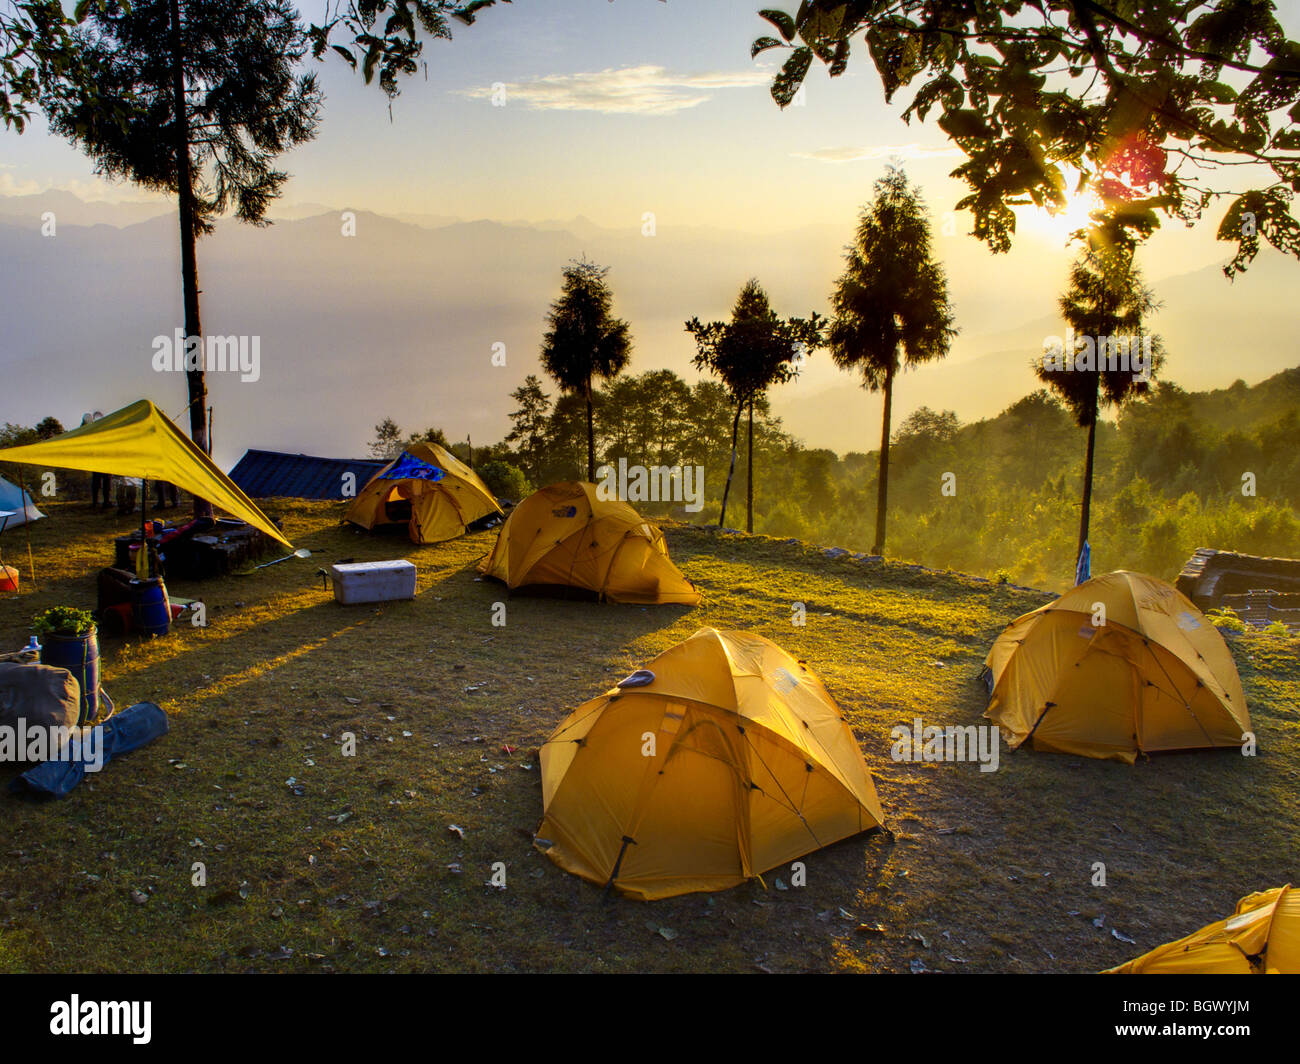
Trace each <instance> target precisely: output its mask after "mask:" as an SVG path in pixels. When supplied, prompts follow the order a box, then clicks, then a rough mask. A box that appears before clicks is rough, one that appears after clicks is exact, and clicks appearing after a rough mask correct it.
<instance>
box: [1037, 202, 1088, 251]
mask: <svg viewBox="0 0 1300 1064" xmlns="http://www.w3.org/2000/svg"><path fill="white" fill-rule="evenodd" d="M1100 206H1101V200H1100V199H1099V198H1098V196H1097V194H1096V193H1095V192H1092V191H1087V192H1082V193H1079V194H1077V195H1072V196H1066V199H1065V206H1063V207H1062V208H1060V209H1059V210H1058V211H1057V212H1056V213H1055V214H1052V213H1050V212H1048V211H1047V210H1044V209H1041V208H1039V209H1035V210H1032V211H1030V212H1029V213H1028V217H1026V218H1025V221H1026V222H1027V223H1028V227H1029V228H1031V229H1033V230H1034V231H1035V232H1037V233H1039V234H1040V235H1041V236H1042V237H1043V238H1044V239H1046V240H1048V241H1050V242H1052V243H1054V244H1059V245H1061V246H1062V247H1064V246H1065V245H1066V244H1067V243H1068V242H1069V240H1070V237H1071V236H1073V235H1074V233H1075V232H1077V231H1078V230H1080V229H1086V228H1088V227H1089V226H1090V225H1092V218H1091V217H1090V215H1091V214H1092V212H1093V211H1095V210H1097V209H1098V208H1099V207H1100Z"/></svg>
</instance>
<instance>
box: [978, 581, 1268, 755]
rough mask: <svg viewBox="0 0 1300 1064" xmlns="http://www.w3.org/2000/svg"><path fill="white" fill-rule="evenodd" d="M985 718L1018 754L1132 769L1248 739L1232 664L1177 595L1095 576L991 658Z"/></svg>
mask: <svg viewBox="0 0 1300 1064" xmlns="http://www.w3.org/2000/svg"><path fill="white" fill-rule="evenodd" d="M985 665H986V666H987V667H988V669H989V671H990V673H991V679H992V683H991V695H990V698H989V705H988V710H987V711H986V712H985V714H984V716H986V717H988V718H989V719H990V720H992V721H994V722H995V723H996V724H997V725H998V726H999V727H1000V728H1001V729H1002V731H1003V734H1004V735H1005V736H1006V738H1007V740H1008V742H1009V743H1010V744H1011V746H1012V748H1013V749H1014V748H1016V747H1019V746H1021V745H1022V744H1024V743H1025V742H1028V741H1032V745H1033V747H1034V749H1035V750H1049V751H1053V752H1056V753H1066V754H1080V755H1082V756H1084V757H1096V758H1103V759H1114V760H1117V761H1125V762H1127V763H1128V764H1130V765H1131V764H1133V762H1134V761H1135V760H1137V755H1138V754H1146V753H1152V752H1155V751H1160V750H1194V749H1201V748H1206V747H1220V746H1226V747H1237V748H1240V747H1241V745H1242V743H1243V742H1244V735H1245V733H1247V732H1249V731H1250V730H1251V728H1250V714H1249V713H1248V712H1247V709H1246V696H1245V694H1244V693H1243V692H1242V688H1241V679H1240V677H1238V675H1237V666H1236V663H1235V662H1234V661H1233V660H1232V653H1231V651H1229V650H1228V647H1227V644H1225V643H1224V641H1223V637H1222V636H1221V635H1219V633H1218V630H1217V629H1216V628H1215V627H1214V626H1213V625H1212V624H1210V622H1209V621H1208V620H1207V619H1206V617H1205V616H1204V614H1202V613H1201V611H1200V610H1198V609H1197V608H1196V607H1195V606H1194V605H1192V603H1191V602H1189V601H1188V600H1187V599H1186V598H1185V597H1184V596H1183V595H1181V594H1180V593H1179V592H1178V591H1177V590H1176V589H1174V588H1173V587H1170V586H1169V585H1168V584H1166V583H1165V582H1164V581H1163V580H1157V579H1156V578H1155V577H1151V576H1144V575H1142V574H1141V573H1131V572H1124V571H1122V570H1121V571H1118V572H1113V573H1107V574H1106V575H1104V576H1098V577H1095V578H1093V579H1092V580H1089V581H1087V582H1086V583H1083V584H1080V585H1079V586H1078V587H1075V588H1073V589H1071V590H1070V591H1068V592H1066V593H1065V594H1064V595H1062V596H1061V597H1060V598H1058V599H1056V600H1055V601H1054V602H1051V603H1049V604H1048V605H1046V606H1043V607H1042V608H1041V609H1037V610H1035V611H1034V612H1032V613H1027V614H1025V615H1024V616H1023V617H1019V618H1017V619H1016V620H1015V621H1012V622H1011V624H1010V625H1008V626H1007V628H1006V630H1005V631H1003V633H1002V634H1001V635H1000V636H999V637H998V639H997V642H995V643H994V644H993V649H992V650H990V651H989V655H988V657H987V659H985Z"/></svg>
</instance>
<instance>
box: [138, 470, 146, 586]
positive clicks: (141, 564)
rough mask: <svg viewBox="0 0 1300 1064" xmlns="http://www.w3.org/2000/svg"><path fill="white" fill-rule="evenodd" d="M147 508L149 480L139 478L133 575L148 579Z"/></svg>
mask: <svg viewBox="0 0 1300 1064" xmlns="http://www.w3.org/2000/svg"><path fill="white" fill-rule="evenodd" d="M148 508H149V478H148V477H141V478H140V556H139V557H138V558H137V559H136V563H135V575H136V576H138V577H139V578H140V579H141V580H148V579H149V540H148V539H147V538H146V537H145V534H144V512H145V510H147V509H148Z"/></svg>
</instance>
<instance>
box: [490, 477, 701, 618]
mask: <svg viewBox="0 0 1300 1064" xmlns="http://www.w3.org/2000/svg"><path fill="white" fill-rule="evenodd" d="M478 570H479V572H480V573H484V574H486V575H488V576H490V577H493V578H494V579H497V580H500V581H501V582H502V583H504V584H505V585H506V586H507V587H509V588H510V590H512V591H514V590H516V589H518V588H526V589H528V588H541V587H564V588H576V589H579V590H581V591H585V592H587V593H589V594H592V595H595V596H596V597H598V598H603V599H607V600H608V601H610V602H631V603H643V604H644V603H665V602H672V603H680V604H683V605H687V606H694V605H696V604H698V603H699V601H700V593H699V592H698V591H696V590H695V585H694V584H692V583H691V582H690V581H689V580H687V579H686V577H684V576H682V574H681V571H680V570H679V569H678V568H677V566H675V565H674V564H673V563H672V561H671V559H669V557H668V545H667V543H666V542H665V540H664V534H663V532H662V531H661V530H660V529H659V528H658V527H657V526H655V525H653V524H651V523H650V522H649V521H647V520H646V519H645V518H644V517H642V516H641V515H640V514H638V513H637V512H636V511H635V510H634V509H632V507H631V506H629V505H628V504H627V503H625V502H620V501H619V500H617V499H601V498H600V497H599V494H598V492H597V489H596V485H595V484H587V483H580V482H577V481H569V482H566V483H563V484H552V485H551V486H550V487H547V488H543V489H542V490H541V491H538V492H534V493H533V494H532V495H530V496H528V498H526V499H525V500H524V501H523V502H521V503H520V504H519V505H518V506H516V507H515V508H514V510H513V511H512V512H511V514H510V516H509V517H507V518H506V521H505V524H503V525H502V526H501V532H500V534H499V535H498V536H497V542H496V546H495V547H493V548H492V553H491V554H489V555H488V556H487V558H485V559H484V560H483V562H482V563H480V565H479V567H478Z"/></svg>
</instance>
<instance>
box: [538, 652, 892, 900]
mask: <svg viewBox="0 0 1300 1064" xmlns="http://www.w3.org/2000/svg"><path fill="white" fill-rule="evenodd" d="M541 766H542V803H543V807H544V810H545V814H544V817H543V820H542V823H541V826H540V827H539V828H538V829H537V841H536V845H537V846H538V848H539V849H541V850H542V851H543V852H545V853H546V854H547V856H549V857H550V858H551V860H553V861H554V862H555V863H556V864H558V865H559V866H560V867H561V868H563V869H565V870H566V871H568V872H572V873H574V874H575V875H579V876H581V877H582V878H583V879H587V880H590V881H591V882H593V883H597V884H600V885H602V886H612V887H614V888H616V889H618V890H620V891H622V892H623V893H625V894H628V895H630V896H632V897H637V898H642V899H653V898H665V897H670V896H672V895H675V894H687V893H690V892H692V891H703V890H723V889H725V888H727V887H732V886H735V885H736V884H738V883H742V882H744V881H745V880H746V879H749V878H751V877H753V876H757V875H759V874H761V873H763V872H765V871H767V870H768V869H771V868H775V867H777V866H778V865H783V864H786V863H787V862H790V861H793V860H794V859H795V858H797V857H800V856H802V855H804V854H806V853H810V852H811V851H813V850H816V849H819V848H821V847H823V846H827V845H829V844H830V843H832V842H836V841H837V840H839V839H844V838H847V837H849V836H850V835H856V834H857V833H858V832H860V831H865V830H867V829H869V828H874V827H878V826H880V825H881V824H882V823H883V821H884V817H883V816H882V815H881V812H880V803H879V802H878V801H877V799H876V789H875V786H874V785H873V784H872V782H871V776H870V774H869V773H868V772H867V767H866V764H865V762H864V761H863V758H862V751H861V750H860V749H859V748H858V743H857V740H856V739H855V738H854V736H853V732H852V730H851V729H850V728H849V726H848V724H847V723H845V721H844V718H843V717H842V716H841V715H840V710H839V707H838V706H837V705H836V704H835V701H834V699H832V698H831V696H830V695H829V694H828V693H827V692H826V689H825V688H824V687H823V686H822V684H821V681H820V680H819V679H818V678H817V676H816V675H815V674H814V673H813V672H812V671H811V670H810V669H808V668H807V666H805V665H803V664H801V663H800V662H798V661H795V659H794V658H792V657H790V655H789V654H787V653H785V651H783V650H782V649H781V648H780V647H778V646H777V645H776V644H775V643H772V642H770V641H769V640H767V639H764V638H763V637H762V636H759V635H753V634H750V633H748V632H719V631H716V630H714V629H712V628H702V629H700V630H699V631H698V632H696V633H695V634H694V635H693V636H691V637H690V638H689V639H687V640H686V641H685V642H683V643H679V644H677V646H675V647H673V648H671V649H670V650H667V651H665V652H664V653H662V654H660V655H659V656H658V657H657V658H655V659H654V661H653V662H651V663H650V665H649V666H647V668H646V669H643V670H639V671H638V672H636V673H633V674H632V675H631V676H629V677H628V678H627V679H626V680H624V681H622V683H620V684H619V685H618V686H616V687H614V688H612V689H611V690H609V691H607V692H606V693H605V694H603V695H601V696H600V697H599V698H595V699H592V700H591V701H590V702H587V703H586V704H585V705H582V706H579V707H578V708H577V709H576V710H574V711H573V713H572V714H570V715H569V717H568V718H566V719H565V721H564V722H563V723H562V724H561V725H560V726H559V727H558V728H556V729H555V732H554V733H553V734H552V735H551V737H550V738H549V739H548V740H547V741H546V742H545V743H544V744H543V746H542V752H541Z"/></svg>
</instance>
